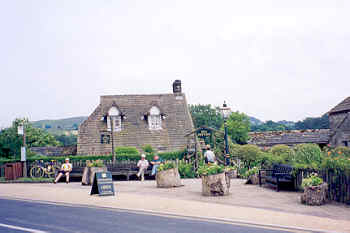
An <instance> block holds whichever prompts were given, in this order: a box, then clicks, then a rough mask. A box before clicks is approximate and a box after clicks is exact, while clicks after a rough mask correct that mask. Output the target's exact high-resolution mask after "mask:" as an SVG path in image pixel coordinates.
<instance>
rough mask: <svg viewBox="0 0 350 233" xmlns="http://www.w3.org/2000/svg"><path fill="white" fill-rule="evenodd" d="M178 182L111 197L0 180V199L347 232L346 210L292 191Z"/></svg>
mask: <svg viewBox="0 0 350 233" xmlns="http://www.w3.org/2000/svg"><path fill="white" fill-rule="evenodd" d="M182 181H183V184H184V186H183V187H178V188H170V189H160V188H156V183H155V181H154V180H150V181H144V182H140V181H119V182H114V185H115V190H116V196H106V197H100V196H96V195H94V196H90V195H89V193H90V190H91V186H81V184H80V183H78V182H76V183H70V184H65V183H58V184H56V185H55V184H0V197H1V198H5V199H21V200H30V201H37V202H49V203H55V204H63V205H74V206H90V207H98V208H108V209H121V210H128V211H139V212H146V213H151V214H154V215H162V216H179V217H189V218H199V219H210V220H213V221H221V222H228V223H232V224H241V225H256V226H265V227H271V228H279V229H293V230H295V231H297V232H298V231H300V232H303V231H304V232H305V231H309V232H312V231H313V232H350V208H349V207H348V206H346V205H343V204H336V203H330V204H327V205H324V206H305V205H302V204H300V200H299V198H300V195H301V193H298V192H289V191H281V192H276V191H274V190H272V189H269V188H264V187H259V186H256V185H245V184H244V180H241V179H233V180H231V187H230V193H231V194H230V195H228V196H224V197H204V196H202V195H201V180H200V179H185V180H182Z"/></svg>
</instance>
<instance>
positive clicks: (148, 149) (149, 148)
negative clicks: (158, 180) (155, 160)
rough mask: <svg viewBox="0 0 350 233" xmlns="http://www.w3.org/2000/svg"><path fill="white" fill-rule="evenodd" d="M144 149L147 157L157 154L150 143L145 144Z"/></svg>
mask: <svg viewBox="0 0 350 233" xmlns="http://www.w3.org/2000/svg"><path fill="white" fill-rule="evenodd" d="M142 150H143V151H144V152H145V154H146V156H147V158H151V157H153V156H154V154H155V150H154V149H153V147H152V146H151V145H149V144H146V145H143V146H142Z"/></svg>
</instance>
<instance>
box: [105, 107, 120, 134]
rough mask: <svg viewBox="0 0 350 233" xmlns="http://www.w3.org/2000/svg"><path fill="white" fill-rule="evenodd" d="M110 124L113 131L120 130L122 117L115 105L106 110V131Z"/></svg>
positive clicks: (109, 129) (108, 129)
mask: <svg viewBox="0 0 350 233" xmlns="http://www.w3.org/2000/svg"><path fill="white" fill-rule="evenodd" d="M112 125H113V127H114V129H113V131H114V132H117V131H121V130H122V117H121V114H120V111H119V110H118V108H117V107H114V106H113V107H111V108H110V109H109V111H108V116H107V131H111V130H112Z"/></svg>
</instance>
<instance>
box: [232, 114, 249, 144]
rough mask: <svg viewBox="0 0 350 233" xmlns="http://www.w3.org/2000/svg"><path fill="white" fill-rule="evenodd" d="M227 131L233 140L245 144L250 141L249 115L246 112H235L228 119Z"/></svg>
mask: <svg viewBox="0 0 350 233" xmlns="http://www.w3.org/2000/svg"><path fill="white" fill-rule="evenodd" d="M226 124H227V131H228V135H229V136H230V137H231V139H232V141H234V142H236V143H238V144H245V143H247V141H248V132H249V130H250V121H249V117H248V116H247V115H245V114H244V113H240V112H233V113H231V115H230V116H229V118H228V119H227V122H226Z"/></svg>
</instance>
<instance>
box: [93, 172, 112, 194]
mask: <svg viewBox="0 0 350 233" xmlns="http://www.w3.org/2000/svg"><path fill="white" fill-rule="evenodd" d="M92 194H98V195H100V196H110V195H111V196H114V186H113V180H112V173H110V172H96V173H95V177H94V182H93V184H92V188H91V193H90V195H92Z"/></svg>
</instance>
